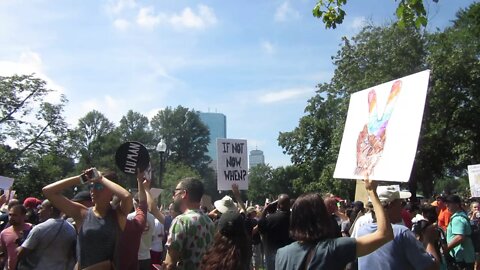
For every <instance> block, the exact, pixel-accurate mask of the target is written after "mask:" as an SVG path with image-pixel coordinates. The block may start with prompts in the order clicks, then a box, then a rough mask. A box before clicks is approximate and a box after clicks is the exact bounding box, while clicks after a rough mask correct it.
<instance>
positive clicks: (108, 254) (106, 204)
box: [43, 168, 133, 270]
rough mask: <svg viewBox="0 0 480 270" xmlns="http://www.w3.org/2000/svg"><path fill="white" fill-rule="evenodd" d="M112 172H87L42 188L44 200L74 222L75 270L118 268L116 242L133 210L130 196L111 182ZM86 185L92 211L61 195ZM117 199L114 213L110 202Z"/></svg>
mask: <svg viewBox="0 0 480 270" xmlns="http://www.w3.org/2000/svg"><path fill="white" fill-rule="evenodd" d="M116 180H117V176H116V174H115V173H114V172H108V173H105V174H103V173H102V172H99V171H97V170H96V169H95V168H90V169H88V170H86V171H85V172H84V173H82V174H81V175H78V176H73V177H69V178H66V179H63V180H60V181H57V182H55V183H52V184H50V185H47V186H45V187H44V188H43V194H44V195H45V197H47V199H48V200H49V201H50V202H51V203H52V204H53V205H54V206H55V207H56V208H58V209H60V210H61V211H62V212H64V213H65V214H66V215H68V216H70V217H72V218H73V219H74V220H75V225H76V228H77V233H78V236H77V248H76V251H77V260H78V269H87V268H88V269H89V270H103V269H109V270H110V269H112V268H114V267H116V268H118V256H116V253H115V251H116V250H117V248H118V241H117V238H118V236H119V235H120V234H121V232H123V230H124V229H125V225H126V222H127V215H128V213H129V212H130V210H131V209H132V205H133V202H132V195H131V194H130V193H129V192H128V191H127V190H125V189H124V188H123V187H121V186H120V185H118V184H116V183H115V182H114V181H116ZM80 184H85V185H88V188H89V190H90V196H91V197H92V202H93V203H94V206H93V207H90V208H87V207H85V206H84V205H82V204H80V203H77V202H74V201H72V200H69V199H68V198H66V197H65V196H63V195H62V192H63V191H64V190H65V189H67V188H70V187H72V186H74V185H80ZM113 195H115V196H116V197H118V199H119V200H120V205H119V206H118V207H117V208H116V209H113V208H112V206H111V204H110V201H111V200H112V197H113Z"/></svg>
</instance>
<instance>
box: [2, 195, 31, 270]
mask: <svg viewBox="0 0 480 270" xmlns="http://www.w3.org/2000/svg"><path fill="white" fill-rule="evenodd" d="M26 214H27V209H26V208H25V206H23V205H22V204H16V205H14V206H12V207H11V208H10V209H9V210H8V216H9V223H10V225H11V226H10V227H8V228H6V229H4V230H3V231H2V232H1V233H0V251H1V252H2V253H3V254H5V252H6V255H7V265H6V266H7V268H6V269H8V270H14V269H16V266H17V251H16V249H17V248H18V247H19V246H21V245H22V243H23V241H25V239H26V238H27V236H28V233H29V232H30V230H31V229H32V224H30V223H26V222H25V215H26Z"/></svg>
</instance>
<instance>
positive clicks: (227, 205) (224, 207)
mask: <svg viewBox="0 0 480 270" xmlns="http://www.w3.org/2000/svg"><path fill="white" fill-rule="evenodd" d="M213 204H214V205H215V208H216V209H217V210H218V211H219V212H220V213H222V214H224V213H226V212H228V211H233V212H238V209H237V205H236V204H235V203H234V202H233V199H232V198H231V197H230V196H225V197H223V198H222V199H221V200H218V201H215V202H214V203H213Z"/></svg>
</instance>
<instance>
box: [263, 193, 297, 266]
mask: <svg viewBox="0 0 480 270" xmlns="http://www.w3.org/2000/svg"><path fill="white" fill-rule="evenodd" d="M275 209H276V211H275ZM273 211H275V212H274V213H273V214H270V215H268V216H267V213H270V212H273ZM289 227H290V198H289V197H288V195H287V194H280V195H279V196H278V200H277V201H275V202H273V203H271V204H269V205H267V206H266V207H265V209H264V210H263V212H262V216H261V218H260V220H259V221H258V230H259V231H260V233H261V234H262V235H263V239H264V241H263V243H264V246H265V257H266V260H267V265H266V266H267V270H273V269H275V255H276V254H277V249H279V248H281V247H284V246H286V245H288V244H290V243H292V239H290V237H289V232H288V230H289Z"/></svg>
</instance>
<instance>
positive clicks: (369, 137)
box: [333, 70, 430, 182]
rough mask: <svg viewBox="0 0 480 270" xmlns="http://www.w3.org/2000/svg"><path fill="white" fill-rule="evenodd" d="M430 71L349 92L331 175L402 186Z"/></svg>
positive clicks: (413, 149) (414, 145)
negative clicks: (345, 118) (345, 114)
mask: <svg viewBox="0 0 480 270" xmlns="http://www.w3.org/2000/svg"><path fill="white" fill-rule="evenodd" d="M429 75H430V71H429V70H426V71H422V72H419V73H415V74H413V75H410V76H406V77H403V78H400V79H397V80H393V81H390V82H387V83H383V84H380V85H377V86H374V87H372V88H369V89H365V90H363V91H359V92H356V93H354V94H352V96H351V98H350V104H349V107H348V115H347V121H346V122H345V129H344V132H343V138H342V144H341V147H340V152H339V155H338V159H337V165H336V167H335V172H334V174H333V177H335V178H343V179H363V178H365V175H368V176H369V178H370V179H372V180H384V181H395V182H407V181H408V180H409V178H410V173H411V170H412V165H413V161H414V158H415V154H416V150H417V143H418V135H419V132H420V126H421V123H422V117H423V109H424V106H425V97H426V93H427V88H428V78H429Z"/></svg>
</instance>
